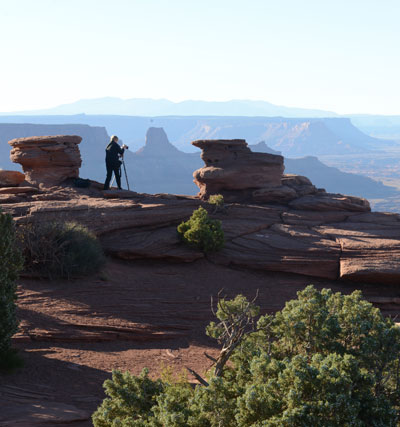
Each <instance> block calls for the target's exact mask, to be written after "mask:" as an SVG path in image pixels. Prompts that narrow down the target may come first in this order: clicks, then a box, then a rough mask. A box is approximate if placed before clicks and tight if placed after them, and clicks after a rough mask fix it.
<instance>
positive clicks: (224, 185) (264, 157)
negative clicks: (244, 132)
mask: <svg viewBox="0 0 400 427" xmlns="http://www.w3.org/2000/svg"><path fill="white" fill-rule="evenodd" d="M192 144H193V145H194V146H195V147H198V148H200V149H201V150H202V153H201V158H202V160H203V161H204V163H205V165H206V166H205V167H204V168H201V169H198V170H197V171H195V172H194V174H193V177H194V182H195V184H197V185H198V186H199V188H200V193H199V196H200V197H201V198H202V199H207V198H208V197H209V196H210V195H211V194H217V193H220V194H222V195H224V197H225V199H226V200H228V201H236V200H237V201H243V200H244V199H250V200H251V199H252V192H253V191H254V190H256V189H262V188H266V187H279V186H280V185H281V178H282V173H283V168H284V167H283V157H282V156H277V155H274V154H267V153H253V152H252V151H251V150H250V148H248V146H247V143H246V141H245V140H244V139H232V140H198V141H194V142H192Z"/></svg>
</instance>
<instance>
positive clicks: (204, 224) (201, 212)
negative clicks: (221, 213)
mask: <svg viewBox="0 0 400 427" xmlns="http://www.w3.org/2000/svg"><path fill="white" fill-rule="evenodd" d="M178 233H179V235H180V236H181V238H182V240H183V241H184V242H185V243H187V244H188V245H189V246H192V247H194V248H196V249H200V250H201V251H203V252H205V253H207V252H214V251H218V250H220V249H222V247H223V246H224V232H223V231H222V228H221V221H219V220H216V219H215V220H213V219H211V218H209V216H208V213H207V211H206V210H205V209H204V208H202V207H201V206H200V207H199V208H198V209H197V210H195V211H194V212H193V215H192V216H191V217H190V219H189V221H186V222H182V224H180V225H179V226H178Z"/></svg>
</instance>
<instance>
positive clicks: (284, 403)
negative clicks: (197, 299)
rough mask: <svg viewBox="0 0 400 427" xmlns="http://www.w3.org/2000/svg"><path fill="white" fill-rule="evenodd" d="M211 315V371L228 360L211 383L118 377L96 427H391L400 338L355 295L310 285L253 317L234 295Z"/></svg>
mask: <svg viewBox="0 0 400 427" xmlns="http://www.w3.org/2000/svg"><path fill="white" fill-rule="evenodd" d="M216 315H217V318H218V321H217V322H214V323H211V324H210V325H209V327H208V328H207V333H208V334H209V335H210V336H211V337H214V338H216V339H217V340H218V341H219V342H220V343H221V345H222V349H221V352H220V356H219V357H218V359H215V367H218V361H221V359H222V357H224V355H227V354H228V353H229V356H228V358H229V363H224V364H223V365H222V366H221V365H220V366H219V367H220V368H221V372H220V374H219V375H217V369H216V368H215V369H213V370H212V371H211V372H210V373H209V374H208V378H207V381H206V380H203V381H202V385H197V386H195V387H192V386H190V384H189V383H188V382H187V381H186V382H185V381H173V380H171V379H169V380H168V379H166V380H165V379H164V380H160V379H159V380H152V379H150V378H149V376H148V371H147V370H144V371H143V372H142V374H140V375H139V376H138V377H136V376H133V375H131V374H129V373H124V374H122V373H121V372H118V371H116V372H114V373H113V377H112V379H111V380H107V381H106V382H105V390H106V393H107V395H108V396H109V397H108V398H107V399H105V400H104V402H103V403H102V405H101V406H100V407H99V408H98V410H97V411H96V412H95V414H94V415H93V422H94V425H95V426H96V427H104V426H117V425H121V426H160V427H161V426H182V427H183V426H209V427H216V426H225V427H228V426H229V427H232V426H241V427H245V426H246V427H248V426H254V427H256V426H257V427H258V426H271V427H272V426H276V427H278V426H279V427H280V426H291V427H292V426H295V427H296V426H299V427H300V426H310V427H311V426H322V425H323V426H332V427H333V426H338V427H339V426H360V427H361V426H393V427H394V426H396V423H397V419H398V417H397V411H398V409H399V397H400V394H399V393H400V389H399V351H400V330H399V328H398V327H397V326H396V325H395V324H394V323H393V321H392V320H391V319H385V318H383V316H382V314H381V313H380V311H379V310H378V309H377V308H374V307H373V306H372V305H371V304H370V303H369V302H367V301H365V300H364V299H363V298H362V296H361V293H360V292H359V291H356V292H353V293H352V294H351V295H347V296H345V295H342V294H340V293H333V292H332V291H331V290H328V289H324V290H322V291H318V290H316V289H315V288H314V287H313V286H308V287H307V288H306V289H305V290H303V291H301V292H299V293H298V298H297V299H296V300H292V301H289V302H288V303H286V305H285V307H284V309H283V310H282V311H280V312H277V313H276V314H275V315H265V316H261V317H259V318H258V307H257V306H256V305H255V304H254V301H252V302H249V301H247V300H246V298H245V297H243V296H241V295H239V296H238V297H236V298H235V299H234V300H225V299H221V300H220V301H219V302H218V309H217V311H216ZM257 318H258V320H257ZM256 320H257V322H256ZM209 357H210V356H209ZM210 358H211V357H210Z"/></svg>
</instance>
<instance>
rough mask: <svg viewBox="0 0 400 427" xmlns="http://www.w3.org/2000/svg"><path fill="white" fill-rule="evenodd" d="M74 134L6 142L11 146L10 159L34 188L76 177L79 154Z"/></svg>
mask: <svg viewBox="0 0 400 427" xmlns="http://www.w3.org/2000/svg"><path fill="white" fill-rule="evenodd" d="M81 141H82V138H81V137H80V136H77V135H55V136H33V137H28V138H17V139H13V140H11V141H9V142H8V143H9V144H10V145H11V146H12V147H13V148H12V150H11V153H10V159H11V161H12V162H14V163H20V164H21V165H22V168H23V170H24V172H25V179H26V180H27V181H28V182H30V183H31V184H34V185H37V186H44V187H48V186H53V185H58V184H60V183H61V182H63V181H65V180H66V179H67V178H77V177H79V168H80V166H81V163H82V161H81V155H80V152H79V148H78V144H79V143H80V142H81Z"/></svg>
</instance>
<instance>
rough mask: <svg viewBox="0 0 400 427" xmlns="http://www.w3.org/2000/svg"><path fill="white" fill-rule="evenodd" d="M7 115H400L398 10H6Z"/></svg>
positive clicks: (238, 6) (65, 2)
mask: <svg viewBox="0 0 400 427" xmlns="http://www.w3.org/2000/svg"><path fill="white" fill-rule="evenodd" d="M0 40H1V44H0V46H1V47H0V60H1V67H0V111H16V110H27V109H36V108H46V107H51V106H55V105H59V104H63V103H68V102H73V101H76V100H78V99H82V98H97V97H104V96H116V97H121V98H167V99H170V100H172V101H181V100H185V99H202V100H216V101H220V100H229V99H257V100H265V101H269V102H272V103H274V104H279V105H286V106H296V107H307V108H321V109H327V110H332V111H336V112H338V113H342V114H344V113H357V112H360V113H379V114H400V52H399V50H400V0H239V1H236V0H0Z"/></svg>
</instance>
